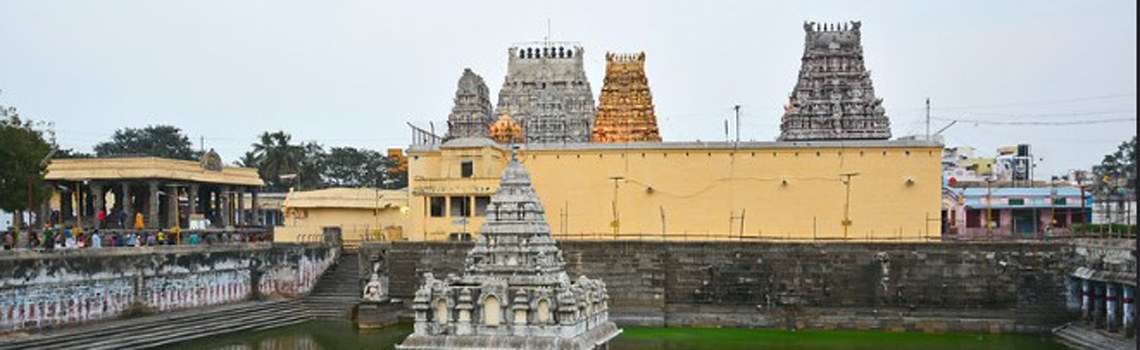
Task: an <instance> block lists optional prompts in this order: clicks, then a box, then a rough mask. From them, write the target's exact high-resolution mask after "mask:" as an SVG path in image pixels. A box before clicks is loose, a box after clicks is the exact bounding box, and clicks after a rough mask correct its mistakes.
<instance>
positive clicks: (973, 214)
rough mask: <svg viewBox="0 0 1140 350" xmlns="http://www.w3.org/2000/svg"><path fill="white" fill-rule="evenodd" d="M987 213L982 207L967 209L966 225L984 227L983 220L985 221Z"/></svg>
mask: <svg viewBox="0 0 1140 350" xmlns="http://www.w3.org/2000/svg"><path fill="white" fill-rule="evenodd" d="M985 215H986V214H985V213H983V212H982V211H981V210H980V209H966V227H968V228H977V227H982V222H983V221H985Z"/></svg>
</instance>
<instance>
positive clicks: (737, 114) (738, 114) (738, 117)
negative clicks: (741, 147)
mask: <svg viewBox="0 0 1140 350" xmlns="http://www.w3.org/2000/svg"><path fill="white" fill-rule="evenodd" d="M732 109H733V110H735V111H736V143H740V105H736V106H733V107H732Z"/></svg>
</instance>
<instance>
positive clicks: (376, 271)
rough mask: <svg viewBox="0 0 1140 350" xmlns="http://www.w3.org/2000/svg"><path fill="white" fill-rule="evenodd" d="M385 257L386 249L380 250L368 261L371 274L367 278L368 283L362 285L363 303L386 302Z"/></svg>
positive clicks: (386, 266) (386, 276) (386, 277)
mask: <svg viewBox="0 0 1140 350" xmlns="http://www.w3.org/2000/svg"><path fill="white" fill-rule="evenodd" d="M387 255H388V251H387V249H382V250H380V252H378V253H377V254H376V255H374V256H372V257H370V258H371V259H369V260H371V261H372V274H370V275H369V277H368V283H366V284H365V285H364V296H363V299H364V300H365V301H370V302H382V301H385V300H388V262H387Z"/></svg>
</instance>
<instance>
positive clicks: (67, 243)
mask: <svg viewBox="0 0 1140 350" xmlns="http://www.w3.org/2000/svg"><path fill="white" fill-rule="evenodd" d="M63 247H64V248H65V249H75V248H76V247H78V243H76V242H75V235H74V234H72V232H71V230H63Z"/></svg>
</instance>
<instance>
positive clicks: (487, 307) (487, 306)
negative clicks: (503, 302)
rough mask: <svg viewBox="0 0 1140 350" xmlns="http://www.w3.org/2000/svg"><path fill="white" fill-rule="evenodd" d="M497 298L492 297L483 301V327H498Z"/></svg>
mask: <svg viewBox="0 0 1140 350" xmlns="http://www.w3.org/2000/svg"><path fill="white" fill-rule="evenodd" d="M499 309H500V307H499V298H496V297H495V296H494V295H489V296H487V298H486V299H483V325H484V326H490V327H496V326H498V325H499V317H500V316H501V315H499Z"/></svg>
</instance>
